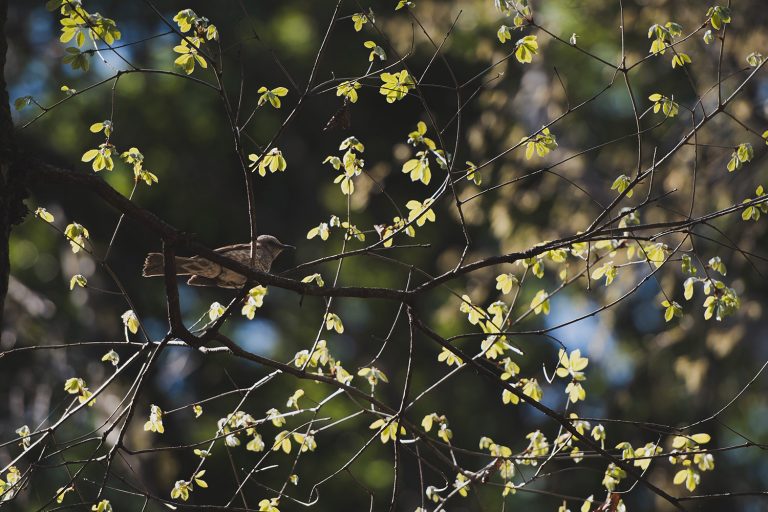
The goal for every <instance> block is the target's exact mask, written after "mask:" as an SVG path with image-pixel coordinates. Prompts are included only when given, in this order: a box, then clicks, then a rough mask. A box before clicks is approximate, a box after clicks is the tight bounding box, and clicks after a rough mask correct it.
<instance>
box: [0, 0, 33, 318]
mask: <svg viewBox="0 0 768 512" xmlns="http://www.w3.org/2000/svg"><path fill="white" fill-rule="evenodd" d="M7 17H8V1H7V0H0V329H1V328H2V326H3V325H4V318H3V312H4V310H5V296H6V295H7V293H8V276H9V275H10V272H11V262H10V259H9V255H8V253H9V251H8V244H9V241H10V236H11V229H12V228H13V226H14V225H15V224H18V223H19V222H21V220H22V219H23V218H24V215H25V214H26V212H27V210H26V207H25V206H24V202H23V201H24V198H25V197H26V191H25V189H24V186H23V182H24V180H23V179H22V173H23V169H22V168H21V167H20V166H18V165H16V162H17V158H16V155H17V153H16V144H15V140H14V133H13V132H14V129H13V119H12V118H11V107H10V103H9V101H8V90H7V86H6V82H5V61H6V53H7V51H8V42H7V40H6V34H5V23H6V20H7Z"/></svg>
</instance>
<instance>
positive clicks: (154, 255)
mask: <svg viewBox="0 0 768 512" xmlns="http://www.w3.org/2000/svg"><path fill="white" fill-rule="evenodd" d="M188 263H189V258H184V257H182V256H176V275H179V276H187V275H190V274H191V272H188V271H187V270H186V269H185V266H186V265H187V264H188ZM142 275H143V276H144V277H154V276H162V275H165V268H164V266H163V255H162V254H160V253H159V252H151V253H149V254H147V259H146V260H144V269H143V272H142Z"/></svg>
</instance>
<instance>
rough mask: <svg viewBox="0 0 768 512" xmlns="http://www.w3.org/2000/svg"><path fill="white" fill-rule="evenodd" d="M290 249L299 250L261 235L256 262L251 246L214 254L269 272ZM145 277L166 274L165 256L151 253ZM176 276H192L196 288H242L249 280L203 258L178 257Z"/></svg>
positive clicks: (145, 264) (234, 247)
mask: <svg viewBox="0 0 768 512" xmlns="http://www.w3.org/2000/svg"><path fill="white" fill-rule="evenodd" d="M286 249H295V247H294V246H292V245H287V244H284V243H282V242H281V241H280V240H278V239H277V238H275V237H274V236H272V235H260V236H259V237H258V238H257V239H256V245H255V247H254V250H253V261H251V244H250V243H245V244H234V245H225V246H224V247H219V248H218V249H214V251H215V252H217V253H219V254H221V255H222V256H224V257H226V258H229V259H231V260H234V261H236V262H238V263H240V264H242V265H245V266H248V267H251V268H252V269H254V270H258V271H260V272H269V269H270V268H271V267H272V262H273V261H274V260H275V258H277V257H278V256H279V255H280V253H281V252H283V251H284V250H286ZM142 275H143V276H144V277H156V276H163V275H165V268H164V265H163V255H162V254H161V253H159V252H151V253H149V254H147V259H146V260H144V269H143V271H142ZM176 275H178V276H191V277H190V278H189V280H188V281H187V284H189V285H192V286H215V287H218V288H240V287H241V286H242V285H244V284H245V282H246V281H247V280H248V279H247V278H246V277H245V276H244V275H242V274H238V273H237V272H235V271H234V270H230V269H228V268H225V267H223V266H221V265H219V264H218V263H215V262H213V261H210V260H208V259H205V258H203V257H201V256H192V257H189V258H186V257H183V256H176Z"/></svg>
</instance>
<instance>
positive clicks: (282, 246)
mask: <svg viewBox="0 0 768 512" xmlns="http://www.w3.org/2000/svg"><path fill="white" fill-rule="evenodd" d="M280 249H282V250H286V249H296V247H295V246H293V245H288V244H280Z"/></svg>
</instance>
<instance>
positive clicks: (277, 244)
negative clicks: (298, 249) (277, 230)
mask: <svg viewBox="0 0 768 512" xmlns="http://www.w3.org/2000/svg"><path fill="white" fill-rule="evenodd" d="M256 243H258V244H259V245H260V246H262V247H263V248H264V249H266V250H267V251H268V252H269V253H270V254H272V258H273V259H274V258H276V257H277V255H278V254H280V253H281V252H283V251H284V250H286V249H295V247H294V246H292V245H288V244H284V243H282V242H281V241H280V240H278V239H277V238H275V237H274V236H272V235H260V236H259V237H258V238H257V239H256Z"/></svg>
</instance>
